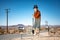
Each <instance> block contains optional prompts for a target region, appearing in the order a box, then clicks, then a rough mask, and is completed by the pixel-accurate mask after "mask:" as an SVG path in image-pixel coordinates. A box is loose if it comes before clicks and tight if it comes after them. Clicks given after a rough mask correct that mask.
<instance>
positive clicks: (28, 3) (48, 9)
mask: <svg viewBox="0 0 60 40" xmlns="http://www.w3.org/2000/svg"><path fill="white" fill-rule="evenodd" d="M35 4H37V5H38V7H39V10H40V11H41V24H42V25H44V24H45V21H46V20H47V21H48V24H49V25H60V0H0V25H6V11H5V9H7V8H8V9H9V17H8V18H9V19H8V21H9V23H8V24H9V25H16V24H24V25H32V14H33V13H34V10H33V6H34V5H35Z"/></svg>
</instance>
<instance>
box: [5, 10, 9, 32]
mask: <svg viewBox="0 0 60 40" xmlns="http://www.w3.org/2000/svg"><path fill="white" fill-rule="evenodd" d="M5 10H6V25H7V26H6V27H7V28H6V29H7V33H8V10H9V9H5Z"/></svg>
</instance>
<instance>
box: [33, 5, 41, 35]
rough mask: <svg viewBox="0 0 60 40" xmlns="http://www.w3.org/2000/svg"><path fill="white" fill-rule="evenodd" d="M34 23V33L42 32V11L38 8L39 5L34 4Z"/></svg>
mask: <svg viewBox="0 0 60 40" xmlns="http://www.w3.org/2000/svg"><path fill="white" fill-rule="evenodd" d="M33 9H34V15H33V16H34V20H35V21H34V25H33V28H34V34H39V32H40V21H41V13H40V11H39V10H38V6H37V5H34V8H33Z"/></svg>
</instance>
